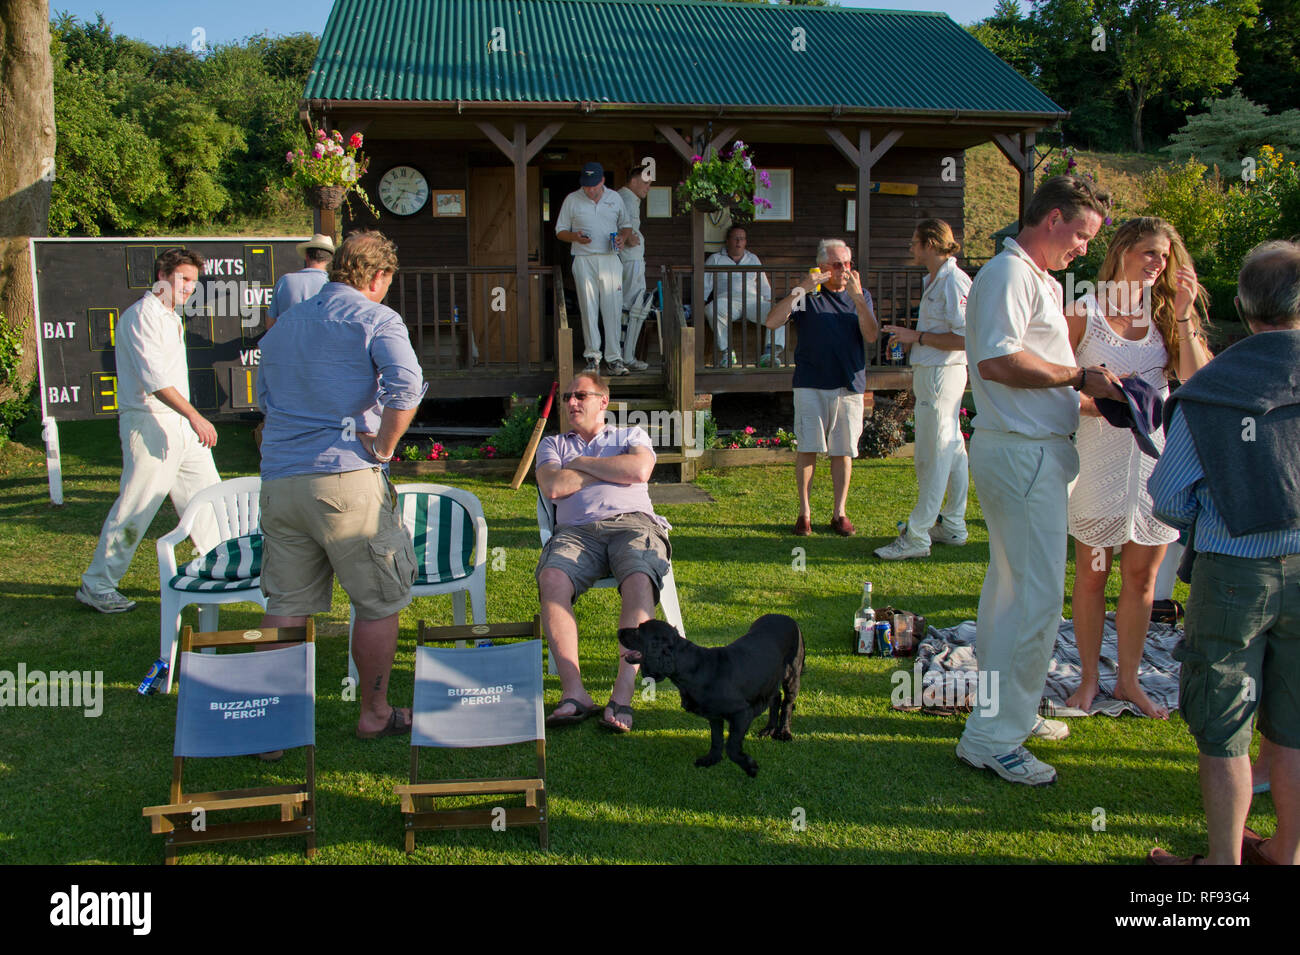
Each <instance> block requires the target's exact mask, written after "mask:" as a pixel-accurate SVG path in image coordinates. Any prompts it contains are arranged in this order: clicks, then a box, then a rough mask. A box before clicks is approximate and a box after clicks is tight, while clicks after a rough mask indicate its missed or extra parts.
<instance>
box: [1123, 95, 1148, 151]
mask: <svg viewBox="0 0 1300 955" xmlns="http://www.w3.org/2000/svg"><path fill="white" fill-rule="evenodd" d="M1127 95H1128V105H1129V110H1130V112H1131V114H1132V125H1131V126H1130V133H1131V134H1132V137H1133V151H1134V152H1139V153H1140V152H1142V110H1143V109H1144V108H1145V107H1146V104H1147V98H1146V92H1145V91H1144V90H1138V91H1137V92H1129V93H1128V94H1127Z"/></svg>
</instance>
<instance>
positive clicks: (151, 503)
mask: <svg viewBox="0 0 1300 955" xmlns="http://www.w3.org/2000/svg"><path fill="white" fill-rule="evenodd" d="M202 269H203V257H202V256H201V255H199V254H198V253H197V252H192V251H190V250H189V249H168V250H167V251H166V252H164V253H163V254H162V255H160V256H158V258H157V259H156V260H155V261H154V276H155V278H157V279H158V281H157V282H155V283H154V287H153V289H152V290H151V291H150V292H148V293H147V294H146V295H145V296H144V298H142V299H140V301H138V302H136V303H135V304H134V305H132V306H131V307H130V308H128V309H127V310H126V311H124V312H123V313H122V317H121V319H120V320H119V321H118V324H117V340H116V344H115V346H114V350H115V354H116V357H117V395H118V419H117V430H118V435H119V436H120V437H121V439H122V482H121V487H120V491H119V493H118V497H117V501H116V502H115V503H114V504H113V508H112V510H110V511H109V512H108V517H107V518H105V519H104V526H103V529H102V530H101V531H100V533H99V544H98V546H96V548H95V557H94V559H93V560H92V561H91V563H90V568H89V569H88V570H87V571H86V572H85V573H84V574H82V575H81V587H80V588H79V589H78V590H77V599H78V600H80V601H81V602H82V603H83V604H86V605H87V606H89V607H94V608H95V609H96V610H98V611H99V612H100V613H123V612H125V611H127V610H131V609H133V608H134V607H135V601H134V600H128V599H127V598H126V597H123V596H122V595H121V594H120V593H118V591H117V585H118V584H119V583H120V582H121V580H122V577H123V576H125V574H126V571H127V568H128V567H130V566H131V558H132V557H134V556H135V549H136V547H138V546H139V545H140V539H141V538H143V537H144V535H145V532H146V531H147V530H149V525H150V524H151V523H152V522H153V518H154V515H155V514H157V513H158V508H159V507H160V506H161V505H162V502H163V498H165V497H167V496H168V495H169V494H170V495H171V499H172V504H173V505H175V507H176V513H177V514H183V513H184V512H185V508H186V506H187V505H188V504H189V503H190V498H192V497H193V496H194V495H195V494H197V493H198V492H199V491H201V490H203V489H204V488H206V487H210V486H211V485H213V484H216V483H217V482H218V481H220V480H221V477H220V475H218V474H217V466H216V465H215V464H214V463H213V461H212V451H211V450H209V449H210V448H212V446H213V445H215V444H216V443H217V429H216V428H214V427H212V423H211V422H209V421H208V420H207V419H206V418H204V417H203V415H201V414H199V413H198V411H196V410H195V409H194V406H193V405H192V404H190V373H189V365H188V364H187V362H186V359H185V325H184V323H183V322H182V321H181V317H180V316H179V315H177V314H176V311H175V310H176V309H178V308H180V307H181V306H182V305H184V304H185V302H186V300H187V299H188V298H189V297H190V296H191V295H193V294H194V288H195V286H196V285H197V284H198V280H199V273H200V271H202ZM190 538H191V539H192V540H193V541H194V544H195V546H196V547H198V549H199V550H200V552H204V553H206V552H207V551H208V550H211V549H212V548H213V547H215V546H216V545H217V544H218V543H219V542H220V537H219V535H218V532H217V526H216V522H215V521H214V520H213V519H212V517H211V515H206V516H203V517H201V518H200V519H199V520H198V521H196V522H195V524H194V530H193V531H192V532H191V534H190Z"/></svg>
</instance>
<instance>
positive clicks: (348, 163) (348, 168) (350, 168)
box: [341, 156, 357, 182]
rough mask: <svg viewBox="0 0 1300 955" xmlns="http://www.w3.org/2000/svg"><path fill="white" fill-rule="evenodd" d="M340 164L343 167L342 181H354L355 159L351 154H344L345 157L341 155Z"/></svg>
mask: <svg viewBox="0 0 1300 955" xmlns="http://www.w3.org/2000/svg"><path fill="white" fill-rule="evenodd" d="M341 165H342V167H343V181H344V182H356V181H357V161H356V160H355V159H353V158H352V157H351V156H345V157H343V162H342V164H341Z"/></svg>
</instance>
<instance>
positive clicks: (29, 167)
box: [0, 0, 56, 400]
mask: <svg viewBox="0 0 1300 955" xmlns="http://www.w3.org/2000/svg"><path fill="white" fill-rule="evenodd" d="M0 143H4V148H3V150H0V313H3V315H4V321H5V323H6V324H8V325H10V326H11V327H14V328H21V329H23V359H22V365H21V367H20V369H19V371H18V377H20V378H21V379H22V380H23V381H24V382H30V381H31V380H32V379H33V378H35V376H36V323H35V314H36V312H35V305H34V303H33V300H32V274H31V264H30V259H29V257H28V250H27V243H28V239H29V238H30V237H32V236H43V235H46V234H47V233H48V230H49V219H50V184H51V182H52V181H53V177H54V175H55V174H56V171H55V169H54V66H53V62H52V61H51V59H50V8H49V2H48V0H5V2H4V3H0ZM12 395H13V389H12V388H11V383H10V382H0V400H4V399H7V398H10V397H12Z"/></svg>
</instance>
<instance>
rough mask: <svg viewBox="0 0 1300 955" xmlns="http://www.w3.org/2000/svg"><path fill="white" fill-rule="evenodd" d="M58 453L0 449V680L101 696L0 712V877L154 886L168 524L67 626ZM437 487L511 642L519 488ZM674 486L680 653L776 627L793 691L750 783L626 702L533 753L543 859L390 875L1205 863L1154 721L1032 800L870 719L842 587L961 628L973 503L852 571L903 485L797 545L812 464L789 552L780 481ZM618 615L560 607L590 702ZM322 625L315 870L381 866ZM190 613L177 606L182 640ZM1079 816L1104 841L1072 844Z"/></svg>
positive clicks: (386, 750) (342, 625) (79, 550)
mask: <svg viewBox="0 0 1300 955" xmlns="http://www.w3.org/2000/svg"><path fill="white" fill-rule="evenodd" d="M220 432H221V443H220V444H219V445H218V447H217V464H218V467H219V468H220V470H221V472H222V474H223V475H224V476H235V475H239V474H250V473H256V463H257V458H256V454H255V452H254V450H253V447H252V442H251V439H250V436H249V433H248V429H247V428H245V427H242V426H236V425H223V426H222V427H221V429H220ZM60 433H61V439H62V446H63V449H64V459H63V461H64V494H65V504H64V506H62V507H58V508H56V507H52V506H51V505H50V503H49V497H48V493H47V489H46V478H45V469H44V458H43V454H42V453H41V449H40V447H39V442H38V441H34V440H31V441H30V443H28V444H22V443H17V442H14V443H10V444H9V445H7V446H6V447H4V448H3V449H0V619H2V620H3V621H4V624H5V626H4V628H3V631H2V635H0V669H6V670H10V671H13V670H15V669H16V668H17V665H18V663H19V662H22V663H25V664H26V666H27V668H28V670H45V671H48V670H56V669H77V670H91V671H96V670H100V671H103V674H104V681H105V701H104V709H103V714H102V715H101V716H99V717H98V718H95V719H90V718H86V717H85V716H83V715H82V712H81V711H80V710H72V709H29V708H22V709H10V708H6V709H3V710H0V863H73V862H107V863H157V862H160V861H161V859H162V842H161V837H160V836H153V835H151V834H150V833H149V831H148V826H147V823H146V822H145V820H143V819H142V818H141V816H140V809H141V807H142V806H145V805H152V804H157V803H162V802H165V801H166V797H167V786H168V780H169V778H170V771H171V744H172V735H173V728H174V721H175V712H176V708H175V696H174V695H173V696H172V697H171V698H160V697H156V696H155V697H150V698H141V697H139V696H138V695H137V694H136V693H135V687H136V684H137V683H138V682H139V680H140V678H141V677H142V676H143V675H144V672H145V670H146V668H147V667H148V665H149V663H150V662H151V661H152V660H153V659H154V657H155V655H156V653H157V647H158V622H159V621H158V577H157V564H156V560H155V556H154V540H155V539H156V538H157V537H158V536H159V535H161V534H163V533H166V532H167V531H168V530H170V529H171V527H172V526H174V524H175V515H174V514H173V513H172V511H171V508H170V505H164V507H163V509H162V511H161V512H160V514H159V516H158V518H157V520H156V521H155V522H154V525H153V527H152V529H151V531H150V535H149V537H148V538H147V539H146V540H145V542H144V544H143V545H142V546H141V548H140V550H139V552H138V554H137V556H136V559H135V562H134V564H133V565H132V567H131V572H130V574H129V575H128V577H127V578H126V580H125V581H123V585H122V590H123V591H124V592H126V593H127V594H128V595H129V596H131V597H133V598H135V599H136V600H138V601H139V607H138V609H136V610H135V611H134V612H133V613H130V614H127V615H123V616H103V615H100V614H96V613H93V612H92V611H90V610H88V609H87V608H85V607H82V606H81V605H80V604H78V603H77V602H76V601H75V600H74V599H73V596H72V595H73V591H74V590H75V589H76V587H77V584H78V576H79V574H80V573H81V571H82V570H84V568H85V567H86V565H87V564H88V562H89V560H90V557H91V554H92V552H93V550H94V547H95V541H96V537H97V534H98V531H99V527H100V523H101V521H102V520H103V518H104V515H105V514H106V513H107V510H108V508H109V506H110V505H111V503H112V501H113V498H114V496H115V494H116V488H117V479H118V475H119V471H120V451H119V448H118V443H117V437H116V426H115V423H114V422H86V423H68V424H65V425H63V426H62V427H61V429H60ZM29 440H30V439H29ZM455 483H456V484H457V485H458V486H461V487H465V488H467V489H468V490H470V491H472V492H473V493H475V494H477V495H478V496H479V498H480V500H482V502H483V506H484V508H485V510H486V512H487V519H488V527H489V546H490V547H491V548H492V549H493V550H495V549H496V548H504V551H503V552H497V556H498V557H499V556H500V554H501V553H504V558H505V560H504V567H503V569H499V570H497V569H493V570H490V571H489V574H488V616H489V619H490V620H492V621H512V620H527V619H530V618H531V616H532V615H533V613H534V612H535V611H536V609H537V596H536V589H535V586H534V583H533V576H532V575H533V568H534V564H535V561H536V555H537V550H538V541H537V528H536V523H535V518H534V513H535V512H534V508H535V498H534V491H533V489H532V486H531V485H525V487H524V489H523V490H520V491H517V492H512V491H510V490H508V489H507V488H506V487H505V483H506V482H505V480H504V479H494V480H471V479H465V478H458V479H457V480H456V481H455ZM699 484H700V486H701V487H703V488H705V489H706V490H707V491H708V492H709V493H710V494H711V495H712V496H713V497H714V498H715V502H714V503H708V504H689V505H676V506H664V507H663V508H662V509H661V510H662V512H663V514H664V515H665V516H666V517H667V518H668V519H669V520H670V521H671V522H672V524H673V527H674V530H673V533H672V541H673V557H674V567H675V570H676V577H677V583H678V589H679V593H680V596H681V602H682V608H683V615H684V618H685V625H686V628H687V632H688V635H689V636H690V638H691V639H692V640H694V641H696V642H697V643H701V644H705V645H718V644H724V643H727V642H730V641H731V640H733V639H735V638H736V637H737V636H739V635H740V634H741V633H743V632H744V631H745V629H746V628H747V626H748V625H749V623H750V622H751V621H752V620H753V619H754V618H755V617H757V616H758V615H760V614H763V613H767V612H771V611H775V612H781V613H788V614H790V615H791V616H793V617H795V618H796V619H797V620H798V621H799V624H800V626H801V627H802V629H803V632H804V636H805V638H806V640H807V666H806V670H805V673H804V679H803V692H802V694H801V696H800V698H799V703H798V708H797V711H796V713H795V718H794V733H795V740H794V742H792V743H788V744H782V743H777V742H773V741H771V740H760V739H755V738H753V737H752V736H751V738H750V739H749V741H748V745H747V750H748V752H750V753H751V754H752V755H753V756H754V757H755V758H756V759H757V760H758V762H759V764H760V767H761V768H760V771H759V775H758V778H757V779H753V780H751V779H749V778H747V777H746V776H745V775H744V773H742V772H741V771H740V769H739V768H738V767H736V766H735V765H734V764H732V763H730V762H729V761H724V762H723V763H722V764H720V765H718V766H716V767H713V768H711V769H707V770H702V769H696V768H695V767H694V766H693V765H692V762H693V760H694V758H695V757H696V756H698V755H700V754H701V753H703V752H704V750H705V749H707V746H708V728H707V724H706V723H705V722H704V721H702V720H700V719H698V718H696V717H692V716H690V715H688V714H686V713H685V712H683V711H682V710H681V708H680V706H679V701H678V695H677V692H676V689H675V688H673V687H672V686H671V685H669V686H663V687H660V688H658V689H659V692H658V694H657V698H656V699H654V700H641V699H638V700H635V701H634V703H635V705H636V729H635V730H634V731H633V732H632V733H631V734H629V735H627V736H621V737H618V736H613V735H611V734H608V733H604V732H602V731H601V730H600V729H599V728H598V727H597V726H596V725H595V722H594V721H593V722H589V723H586V724H583V725H580V726H576V727H570V728H565V729H560V730H556V731H553V732H552V733H551V734H550V738H549V739H548V745H547V753H548V768H549V773H548V775H549V785H550V794H551V795H550V807H551V851H550V853H549V854H542V853H540V852H538V850H537V841H536V830H535V829H523V828H521V829H512V830H508V831H506V832H492V831H489V830H476V831H466V832H454V833H430V834H423V835H422V836H421V838H420V848H419V849H418V850H417V852H416V853H415V854H414V855H413V856H411V857H410V859H411V861H415V862H426V863H454V862H475V863H488V862H504V863H524V862H527V863H532V862H749V863H755V862H850V863H893V862H921V863H959V862H972V861H980V862H992V863H1033V862H1069V863H1095V862H1125V863H1131V862H1137V861H1140V860H1141V859H1142V857H1143V856H1144V855H1145V853H1146V851H1147V850H1148V849H1149V848H1150V847H1151V846H1152V845H1155V844H1157V843H1159V844H1161V845H1164V846H1166V847H1168V848H1170V849H1172V850H1173V851H1175V852H1177V853H1179V854H1190V853H1191V852H1193V851H1204V847H1205V837H1204V822H1203V818H1202V814H1201V802H1200V795H1199V790H1198V786H1197V777H1196V756H1195V750H1194V747H1193V744H1192V742H1191V739H1190V737H1189V736H1188V734H1187V729H1186V727H1185V725H1184V724H1183V722H1182V720H1181V719H1179V718H1178V717H1177V716H1175V717H1174V718H1173V719H1171V720H1170V721H1169V722H1168V723H1160V722H1156V721H1152V720H1146V719H1135V718H1131V717H1124V718H1120V719H1111V718H1108V717H1093V718H1091V719H1086V720H1073V721H1071V730H1072V736H1071V738H1070V739H1068V740H1065V741H1062V742H1041V743H1034V744H1033V749H1034V751H1035V752H1036V753H1037V754H1038V755H1039V756H1041V757H1043V758H1045V759H1046V760H1048V761H1049V762H1051V763H1053V764H1054V765H1055V766H1056V767H1057V769H1058V771H1059V774H1060V778H1059V781H1058V783H1057V784H1056V785H1055V786H1053V787H1049V788H1047V789H1041V790H1031V789H1026V788H1022V787H1018V786H1011V785H1008V784H1006V783H1004V782H1001V781H1000V780H998V779H996V778H995V777H994V776H993V775H992V774H990V773H981V772H976V771H975V770H972V769H970V768H968V767H966V766H965V765H963V764H961V763H959V762H958V761H957V759H956V757H955V755H954V753H953V747H954V745H955V744H956V742H957V738H958V735H959V734H960V732H961V727H962V718H960V717H932V716H924V715H920V714H900V713H895V712H893V711H891V710H890V708H889V693H890V689H891V683H890V679H889V677H890V674H891V673H893V672H894V671H895V670H896V669H899V668H900V667H901V666H906V661H899V663H898V664H896V663H895V662H894V661H891V660H881V659H876V658H859V657H854V656H852V655H850V653H849V652H848V648H849V644H850V631H851V619H852V615H853V611H854V609H855V608H856V606H857V602H858V599H859V596H860V594H861V589H862V581H863V580H864V579H870V580H872V581H873V583H874V584H875V593H876V596H877V604H878V605H883V604H886V603H890V604H895V605H901V606H904V607H907V608H908V609H913V610H916V611H920V612H923V613H925V614H927V615H928V617H929V619H930V622H931V624H933V625H935V626H939V627H944V626H950V625H952V624H956V623H958V622H960V621H962V620H965V619H969V618H973V617H974V616H975V610H976V605H977V603H978V598H979V588H980V583H981V580H982V578H983V573H984V566H985V562H986V560H987V559H988V546H987V534H986V532H985V528H984V525H983V522H982V521H981V519H980V512H979V508H978V502H976V501H974V500H972V503H971V510H970V522H969V523H970V528H971V543H970V545H968V546H967V547H964V548H959V549H952V548H936V552H935V555H934V557H933V558H932V559H930V560H928V561H921V562H917V561H912V562H905V563H902V564H887V563H884V562H881V561H878V560H876V559H875V558H874V557H873V556H872V549H873V548H875V547H878V546H880V545H881V544H882V543H886V542H887V541H888V540H889V539H890V538H892V536H893V534H894V523H895V520H896V519H898V518H899V517H900V516H902V515H904V514H905V513H906V512H907V510H908V509H909V508H910V506H911V504H912V502H913V498H914V495H915V478H914V476H913V471H912V465H911V461H909V460H887V461H860V462H858V463H857V465H856V469H855V474H854V479H853V487H852V493H851V495H850V500H849V514H850V516H851V517H852V518H853V520H854V522H855V523H856V524H857V527H858V536H857V537H855V538H851V539H842V538H839V537H836V536H834V535H832V534H830V533H829V532H827V531H825V530H822V529H820V528H824V526H825V523H826V522H827V521H828V520H829V517H830V479H829V474H828V472H827V471H826V470H825V465H824V464H823V465H822V467H821V468H819V470H818V473H817V478H816V482H815V486H814V507H815V509H816V513H815V518H816V522H817V524H818V525H819V530H818V532H817V533H815V534H814V536H813V537H811V538H805V539H799V538H795V537H793V536H791V535H790V533H789V531H790V526H791V524H792V522H793V519H794V516H795V515H794V507H793V500H794V487H793V484H794V478H793V474H792V468H788V467H783V468H777V467H773V468H753V469H741V470H731V471H723V472H709V473H705V474H704V475H703V476H701V478H700V479H699ZM972 491H973V488H972ZM796 547H802V548H804V549H805V550H806V569H803V570H796V569H795V563H796V562H795V559H794V558H795V556H796V552H795V548H796ZM497 564H498V566H500V561H499V560H498V561H497ZM1067 583H1068V582H1067ZM1117 586H1118V575H1116V579H1115V581H1114V587H1117ZM1067 593H1068V586H1067ZM1113 596H1114V593H1112V598H1113ZM616 601H617V596H616V594H615V593H614V592H613V591H610V590H601V591H595V592H592V593H590V594H588V595H586V596H584V597H583V598H582V599H581V600H580V601H579V602H578V622H579V628H580V631H581V633H582V634H583V639H582V643H581V654H582V664H583V668H584V675H585V677H586V679H587V684H588V688H589V689H590V691H591V693H592V695H593V696H595V697H596V698H597V699H599V700H604V699H605V698H606V695H607V693H608V689H609V686H610V684H611V682H612V680H613V676H614V669H615V632H614V627H615V618H616V614H617V604H616ZM1066 613H1067V614H1068V613H1069V610H1068V607H1067V610H1066ZM347 614H348V605H347V602H346V598H345V597H344V596H343V594H342V592H341V591H338V592H337V593H336V595H335V601H334V608H333V611H332V612H331V613H329V614H328V615H323V616H321V617H319V618H318V619H317V626H318V628H319V629H318V633H319V634H321V636H320V648H319V651H318V658H317V675H316V686H317V721H316V722H317V725H316V734H317V747H318V749H317V767H318V810H319V820H320V827H319V829H320V839H319V852H318V855H317V861H320V862H335V863H373V862H402V861H405V860H406V859H407V856H406V855H405V853H404V852H403V851H402V849H401V843H402V830H401V819H400V815H399V813H398V809H397V798H396V796H394V795H393V792H392V787H393V785H394V784H395V783H398V782H405V781H406V773H407V770H408V757H409V747H408V746H407V745H406V744H405V741H404V740H402V739H386V740H380V741H371V742H362V741H359V740H357V739H356V738H355V737H354V735H353V727H354V723H355V716H356V704H354V703H349V702H345V701H344V700H343V699H342V694H341V690H342V684H343V680H344V677H345V676H346V674H347V662H346V646H347V632H346V625H347ZM194 615H195V611H194V608H188V609H187V610H186V621H187V622H193V620H194ZM420 617H424V618H426V619H430V620H432V621H434V622H437V623H449V622H450V620H451V607H450V599H449V598H437V599H425V600H420V601H417V602H416V603H415V604H413V605H412V606H411V607H410V608H408V609H407V610H406V611H405V612H403V614H402V634H401V637H402V639H401V644H400V646H399V649H398V655H397V662H396V666H395V668H394V672H393V681H392V687H393V689H392V699H393V700H394V701H396V702H404V701H409V699H410V694H411V689H412V681H413V646H414V635H415V628H416V621H417V620H418V619H419V618H420ZM258 619H259V611H258V610H257V608H256V607H255V606H254V605H251V604H250V605H247V607H244V606H243V605H235V607H234V608H233V609H226V610H223V612H222V623H223V626H224V627H227V628H233V627H244V626H251V625H255V624H256V623H257V621H258ZM558 700H559V682H558V680H557V679H556V678H555V677H548V678H547V682H546V704H547V708H548V709H550V708H551V707H552V706H554V705H555V704H556V703H557V702H558ZM427 752H429V753H431V754H432V755H429V756H427V757H426V758H425V759H424V760H423V761H422V765H423V766H424V767H426V768H427V769H433V768H434V767H438V766H442V767H445V768H446V769H447V772H446V773H445V775H457V774H489V775H498V774H501V773H503V772H520V771H527V769H528V766H529V764H530V760H531V747H527V746H525V747H516V748H513V749H509V750H505V751H500V750H497V751H493V750H488V751H478V752H472V753H470V752H462V753H450V754H449V753H442V752H437V751H427ZM191 766H192V767H193V769H192V771H191V772H190V773H189V774H188V775H187V783H188V784H189V785H190V786H193V787H195V788H209V787H210V788H229V787H233V786H242V785H269V784H273V783H275V782H278V781H285V782H289V781H293V779H294V778H295V777H294V776H293V774H294V773H295V772H299V771H300V770H301V767H302V756H301V753H298V754H291V755H290V756H289V757H288V758H287V759H286V760H285V761H284V762H283V763H281V764H277V765H273V766H266V765H264V764H261V763H259V762H257V761H256V760H253V759H249V758H241V759H226V760H214V761H194V762H192V763H191ZM1098 808H1100V809H1102V810H1104V811H1105V828H1104V830H1103V831H1097V830H1095V829H1094V820H1095V819H1096V818H1097V815H1096V810H1097V809H1098ZM1255 809H1256V812H1254V813H1253V814H1252V816H1251V819H1250V825H1251V826H1253V827H1254V828H1255V829H1257V830H1258V831H1260V832H1262V833H1264V834H1266V835H1267V834H1271V833H1272V831H1273V829H1274V827H1275V819H1274V817H1273V811H1272V802H1271V800H1270V799H1269V797H1260V798H1258V799H1257V800H1256V803H1255ZM800 819H803V820H805V822H806V824H805V825H804V826H803V827H802V828H801V827H799V826H797V825H796V823H797V822H798V821H799V820H800ZM301 850H302V841H301V840H271V841H267V842H260V843H258V842H252V843H235V844H223V845H219V846H216V847H212V848H207V849H192V850H187V851H182V853H181V861H182V862H232V863H233V862H289V863H292V862H300V861H302V860H303V854H302V851H301Z"/></svg>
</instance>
